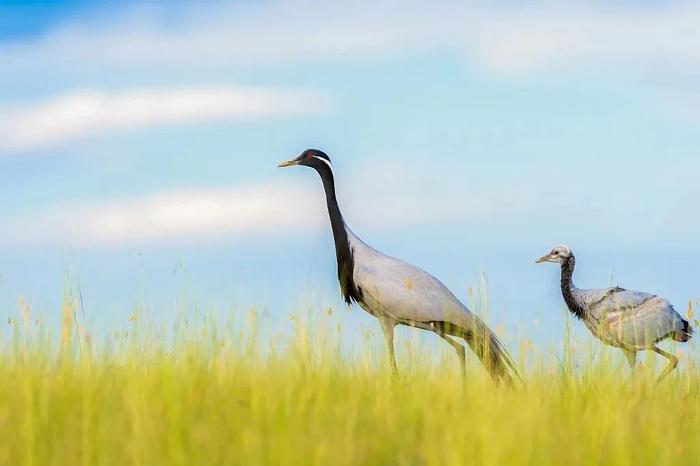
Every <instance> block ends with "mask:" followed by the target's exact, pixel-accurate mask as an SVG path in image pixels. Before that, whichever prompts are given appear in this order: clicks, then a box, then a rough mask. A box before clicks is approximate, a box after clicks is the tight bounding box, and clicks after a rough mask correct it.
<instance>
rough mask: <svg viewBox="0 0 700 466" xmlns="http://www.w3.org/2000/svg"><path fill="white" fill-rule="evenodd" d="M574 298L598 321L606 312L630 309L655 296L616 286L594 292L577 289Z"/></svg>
mask: <svg viewBox="0 0 700 466" xmlns="http://www.w3.org/2000/svg"><path fill="white" fill-rule="evenodd" d="M574 297H575V299H576V300H577V301H578V302H579V303H580V304H581V305H582V306H583V308H584V309H586V310H587V311H588V312H589V313H590V314H591V315H592V317H594V318H595V319H596V320H599V319H602V318H604V316H605V315H606V314H607V313H608V312H612V311H619V310H622V309H632V308H635V307H637V306H640V305H642V304H643V303H644V302H646V301H648V300H650V299H652V298H655V297H656V296H655V295H653V294H649V293H643V292H640V291H630V290H626V289H624V288H620V287H619V286H616V287H612V288H602V289H594V290H579V289H577V290H575V291H574Z"/></svg>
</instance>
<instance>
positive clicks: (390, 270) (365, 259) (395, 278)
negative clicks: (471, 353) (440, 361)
mask: <svg viewBox="0 0 700 466" xmlns="http://www.w3.org/2000/svg"><path fill="white" fill-rule="evenodd" d="M354 246H355V247H354V248H353V250H354V254H355V268H354V271H353V279H354V280H355V283H356V284H357V286H358V287H360V288H361V290H362V295H363V298H364V301H365V303H364V304H365V306H367V307H368V308H369V309H367V310H368V311H369V312H371V313H373V314H387V315H389V316H391V317H392V318H394V319H395V320H397V321H399V322H449V323H452V324H455V325H459V326H462V327H465V326H470V324H471V322H472V319H473V314H472V313H471V312H470V311H469V309H467V307H466V306H465V305H464V304H462V303H461V302H460V301H459V300H458V299H457V297H456V296H454V294H452V292H451V291H450V290H449V289H448V288H447V287H446V286H445V285H443V284H442V282H440V281H439V280H438V279H437V278H435V277H433V276H432V275H430V274H429V273H427V272H425V271H423V270H421V269H419V268H418V267H415V266H413V265H411V264H408V263H406V262H404V261H401V260H399V259H395V258H393V257H389V256H385V255H384V254H381V253H379V252H378V251H375V250H374V249H372V248H370V247H369V246H367V245H365V244H364V243H360V244H355V245H354Z"/></svg>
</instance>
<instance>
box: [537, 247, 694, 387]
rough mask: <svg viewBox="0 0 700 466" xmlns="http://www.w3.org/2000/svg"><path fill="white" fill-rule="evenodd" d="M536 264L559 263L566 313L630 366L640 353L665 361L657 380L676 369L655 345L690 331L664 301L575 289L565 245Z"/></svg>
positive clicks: (637, 293) (621, 290) (619, 292)
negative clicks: (617, 351)
mask: <svg viewBox="0 0 700 466" xmlns="http://www.w3.org/2000/svg"><path fill="white" fill-rule="evenodd" d="M537 262H538V263H540V262H555V263H558V264H561V291H562V296H563V297H564V301H565V302H566V305H567V307H568V308H569V310H570V311H571V312H572V313H573V314H574V315H576V316H577V317H578V318H580V319H581V320H582V321H583V322H584V324H585V325H586V327H587V328H588V329H589V330H590V332H591V333H592V334H593V335H594V336H595V337H597V338H598V339H599V340H601V341H602V342H603V343H606V344H608V345H610V346H615V347H617V348H621V349H622V350H623V351H624V352H625V356H626V357H627V359H628V361H629V363H630V365H631V366H632V367H634V365H635V361H636V353H637V352H638V351H643V350H651V351H655V352H656V353H658V354H660V355H662V356H664V357H666V358H667V359H668V360H669V365H668V366H667V367H666V369H665V370H664V372H663V373H662V375H661V377H660V378H659V379H662V378H663V377H665V376H666V375H667V374H668V373H670V372H671V371H672V370H673V369H674V368H675V367H676V365H677V364H678V358H676V357H675V356H673V355H672V354H670V353H667V352H666V351H663V350H661V349H660V348H658V347H657V346H656V343H658V342H660V341H662V340H665V339H667V338H671V339H673V340H675V341H678V342H686V341H688V340H689V339H690V338H691V336H692V333H693V329H692V328H691V326H690V323H689V322H688V321H687V320H685V319H683V317H681V315H680V314H678V312H676V310H675V309H674V308H673V306H672V305H671V303H670V302H669V301H668V300H666V299H664V298H660V297H658V296H656V295H654V294H650V293H644V292H641V291H632V290H626V289H624V288H620V287H613V288H605V289H591V290H586V289H579V288H577V287H576V285H574V282H573V273H574V268H575V266H576V258H575V256H574V254H573V252H572V251H571V248H569V247H568V246H565V245H558V246H555V247H554V248H552V250H551V251H550V252H549V253H548V254H547V255H545V256H543V257H541V258H540V259H538V260H537Z"/></svg>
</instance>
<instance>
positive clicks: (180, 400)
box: [0, 305, 700, 466]
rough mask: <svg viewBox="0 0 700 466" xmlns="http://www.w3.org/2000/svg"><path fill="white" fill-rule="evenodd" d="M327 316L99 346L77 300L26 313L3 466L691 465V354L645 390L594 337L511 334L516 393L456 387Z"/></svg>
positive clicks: (145, 335) (411, 351)
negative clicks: (540, 342) (41, 315)
mask: <svg viewBox="0 0 700 466" xmlns="http://www.w3.org/2000/svg"><path fill="white" fill-rule="evenodd" d="M342 312H344V311H341V314H342ZM331 314H333V313H332V312H331V311H324V312H316V313H313V312H312V313H310V314H308V315H307V317H306V318H300V317H298V316H297V317H292V319H293V320H291V321H289V320H286V318H285V319H284V320H285V322H286V324H288V326H291V327H292V330H291V331H286V332H283V331H282V330H281V329H280V326H281V324H279V322H275V319H272V318H270V317H267V318H262V317H261V315H260V314H258V313H255V312H251V313H249V314H248V315H247V316H244V317H243V318H242V319H238V320H236V319H217V318H214V317H212V315H211V314H207V317H206V318H205V317H202V314H201V313H196V312H194V313H191V314H189V317H184V316H180V317H178V318H175V319H174V321H175V322H174V323H173V324H172V325H170V326H167V325H166V326H164V325H163V324H162V323H158V322H153V321H150V322H144V320H145V318H144V317H143V316H133V317H132V318H131V321H130V322H129V323H128V324H127V328H126V329H125V330H123V331H120V332H117V333H113V334H110V335H108V336H106V337H104V338H99V339H98V338H97V337H94V336H92V337H91V336H90V335H89V334H88V332H86V331H85V330H84V329H83V328H82V327H81V325H79V324H78V323H77V322H76V320H75V319H74V316H75V312H74V307H73V306H70V305H68V306H67V307H66V309H65V310H64V319H63V326H62V328H60V329H58V330H57V331H56V332H52V331H51V330H50V329H49V328H45V327H44V326H43V325H41V324H37V323H36V322H35V321H34V319H33V318H32V317H31V316H30V315H29V312H28V311H27V310H25V311H23V312H22V313H21V315H20V316H19V317H18V318H17V319H12V320H11V321H10V325H9V328H10V329H11V332H10V333H9V334H6V336H5V339H4V341H3V342H2V343H3V344H2V348H1V349H0V351H1V354H0V464H3V465H5V464H7V465H52V464H55V465H72V466H73V465H101V464H105V465H107V464H109V465H131V464H139V465H160V464H164V465H166V464H167V465H219V464H241V465H257V464H318V465H394V464H396V465H448V464H467V465H506V464H514V465H517V464H557V465H569V464H601V465H614V464H620V465H623V464H629V465H635V466H639V465H644V464H649V465H663V464H675V465H679V464H693V463H696V464H697V463H698V462H700V374H699V373H698V369H697V367H696V366H695V365H694V364H693V362H692V360H688V358H686V361H684V363H683V364H682V365H681V367H680V370H679V371H677V372H676V373H675V374H673V375H672V376H671V377H669V378H668V379H667V380H666V381H664V382H663V383H662V384H660V385H658V386H655V384H654V379H653V377H654V376H653V372H654V371H656V372H657V373H658V371H659V369H660V364H658V365H657V367H652V366H653V365H652V364H647V365H648V366H649V367H646V368H644V369H643V370H641V371H640V373H639V374H638V375H637V376H636V377H634V378H632V377H630V376H629V369H628V368H627V367H626V365H625V364H624V363H623V362H622V361H621V359H619V358H617V356H614V357H613V356H612V355H614V354H615V353H614V352H612V351H607V350H605V351H601V350H600V349H599V348H600V345H598V344H597V343H595V342H589V344H587V345H585V346H584V348H585V350H577V349H576V346H577V345H578V343H577V342H573V341H571V339H569V338H567V339H566V345H565V346H566V349H565V350H564V351H563V354H564V356H563V357H558V358H557V357H554V356H550V355H548V353H547V352H539V353H538V352H536V351H534V350H532V348H531V347H530V346H529V345H528V344H527V343H526V342H525V341H524V340H523V342H522V343H520V344H517V343H516V346H517V347H515V348H513V347H512V346H513V345H511V350H512V351H513V352H514V356H516V359H517V360H518V361H519V362H520V363H521V364H523V365H524V366H526V370H525V376H524V378H525V381H526V386H521V387H519V388H517V389H515V390H506V389H505V388H500V387H497V386H494V385H493V384H492V383H491V382H490V381H489V380H488V378H487V377H486V376H485V375H484V371H483V370H482V369H481V368H480V367H479V365H478V362H476V361H475V358H473V357H472V358H471V361H470V362H471V363H470V365H469V370H468V374H467V377H466V379H464V380H463V379H462V378H461V377H460V375H459V373H458V371H457V367H458V366H457V359H456V356H455V355H454V354H453V353H452V352H451V348H449V347H448V346H447V345H439V344H437V341H436V340H435V341H433V340H428V341H427V343H426V342H425V339H424V338H422V339H417V337H414V336H412V335H413V334H411V333H405V332H404V333H402V334H401V335H400V338H399V344H398V348H397V351H398V353H399V356H400V366H401V367H400V369H401V375H400V376H399V377H398V378H393V377H392V376H391V375H390V371H389V370H388V367H387V364H386V354H385V352H384V348H383V341H382V339H381V336H380V335H374V336H370V335H365V338H364V339H362V338H360V339H357V341H354V342H351V341H348V340H349V339H348V337H347V334H348V333H349V332H350V330H347V331H346V330H345V329H344V328H342V327H339V325H340V324H339V322H341V321H342V319H340V318H337V313H335V314H333V315H331ZM363 317H364V316H363ZM357 318H360V317H357ZM366 321H367V323H368V326H369V325H371V322H372V321H371V319H370V318H369V317H366ZM277 324H279V326H278V325H277ZM506 337H507V335H506ZM344 339H345V342H344ZM98 340H99V341H98ZM511 340H512V341H515V340H517V339H516V338H511ZM448 349H449V351H447V350H448Z"/></svg>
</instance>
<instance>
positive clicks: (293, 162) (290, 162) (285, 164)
mask: <svg viewBox="0 0 700 466" xmlns="http://www.w3.org/2000/svg"><path fill="white" fill-rule="evenodd" d="M294 165H299V161H298V160H297V159H293V160H288V161H287V162H282V163H280V164H279V165H277V166H278V167H279V168H285V167H293V166H294Z"/></svg>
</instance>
